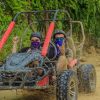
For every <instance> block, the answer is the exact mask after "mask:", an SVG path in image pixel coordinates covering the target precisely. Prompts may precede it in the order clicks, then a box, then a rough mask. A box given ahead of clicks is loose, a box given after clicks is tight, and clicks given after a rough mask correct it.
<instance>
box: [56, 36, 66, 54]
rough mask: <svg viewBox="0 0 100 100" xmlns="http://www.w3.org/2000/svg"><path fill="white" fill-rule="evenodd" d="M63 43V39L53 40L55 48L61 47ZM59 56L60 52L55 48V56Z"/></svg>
mask: <svg viewBox="0 0 100 100" xmlns="http://www.w3.org/2000/svg"><path fill="white" fill-rule="evenodd" d="M63 41H64V38H60V37H59V38H56V39H55V44H56V46H62V44H63ZM59 54H60V50H59V48H58V47H57V55H59Z"/></svg>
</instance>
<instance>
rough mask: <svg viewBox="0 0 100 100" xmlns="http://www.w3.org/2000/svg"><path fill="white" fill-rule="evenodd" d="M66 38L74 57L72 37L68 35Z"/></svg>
mask: <svg viewBox="0 0 100 100" xmlns="http://www.w3.org/2000/svg"><path fill="white" fill-rule="evenodd" d="M67 40H68V46H69V48H70V49H71V50H72V52H73V58H76V48H75V45H74V41H73V39H72V37H68V38H67Z"/></svg>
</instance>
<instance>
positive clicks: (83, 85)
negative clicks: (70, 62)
mask: <svg viewBox="0 0 100 100" xmlns="http://www.w3.org/2000/svg"><path fill="white" fill-rule="evenodd" d="M78 79H79V91H81V92H85V93H91V92H95V89H96V71H95V68H94V66H93V65H91V64H83V65H81V66H80V67H79V68H78Z"/></svg>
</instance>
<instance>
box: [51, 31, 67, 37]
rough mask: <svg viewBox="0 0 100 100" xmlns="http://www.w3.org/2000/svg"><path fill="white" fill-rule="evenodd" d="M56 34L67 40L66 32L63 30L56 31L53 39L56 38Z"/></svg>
mask: <svg viewBox="0 0 100 100" xmlns="http://www.w3.org/2000/svg"><path fill="white" fill-rule="evenodd" d="M56 34H63V35H64V37H65V38H66V34H65V32H64V31H63V30H55V32H54V35H53V39H54V38H55V35H56Z"/></svg>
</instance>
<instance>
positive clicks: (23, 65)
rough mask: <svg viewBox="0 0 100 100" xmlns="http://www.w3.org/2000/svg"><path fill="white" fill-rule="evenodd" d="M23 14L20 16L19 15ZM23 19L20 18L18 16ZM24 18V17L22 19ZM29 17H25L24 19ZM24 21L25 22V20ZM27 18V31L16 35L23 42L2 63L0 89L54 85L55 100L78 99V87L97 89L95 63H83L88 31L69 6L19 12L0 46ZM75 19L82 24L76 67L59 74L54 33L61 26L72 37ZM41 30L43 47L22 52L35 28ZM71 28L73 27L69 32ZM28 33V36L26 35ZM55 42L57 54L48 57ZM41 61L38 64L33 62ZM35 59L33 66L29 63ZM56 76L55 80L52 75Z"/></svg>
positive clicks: (39, 87)
mask: <svg viewBox="0 0 100 100" xmlns="http://www.w3.org/2000/svg"><path fill="white" fill-rule="evenodd" d="M20 16H21V17H20ZM17 18H19V19H20V21H18V20H17ZM22 18H23V20H22ZM25 18H26V19H25ZM24 21H25V22H24ZM22 22H24V24H23V26H22V27H24V26H25V25H26V23H27V25H26V28H25V29H24V32H22V33H20V34H18V33H19V30H20V29H21V28H19V30H18V33H16V34H15V35H19V36H20V44H19V48H18V52H17V53H13V54H10V55H9V56H8V57H7V58H6V60H5V62H4V63H3V64H2V66H1V67H0V89H1V90H2V89H27V90H30V89H34V90H35V89H47V88H50V87H54V89H56V100H77V96H78V90H79V91H84V92H87V93H90V92H94V91H95V88H96V72H95V68H94V66H93V65H92V64H81V63H80V55H79V54H81V53H80V52H82V51H81V50H82V49H83V45H84V41H85V35H84V29H83V25H82V22H80V21H73V20H72V19H71V17H70V14H69V13H68V12H67V11H66V10H45V11H31V12H20V13H18V14H17V15H16V16H15V17H14V19H13V21H12V22H11V23H10V24H9V27H8V29H7V31H6V32H5V33H4V35H3V36H2V39H1V40H0V49H2V47H3V46H4V44H5V43H6V41H7V39H8V37H9V36H10V33H11V31H12V29H13V28H14V26H15V23H17V24H20V25H21V23H22ZM74 23H76V24H79V25H80V27H81V40H82V41H80V43H79V44H78V46H75V43H74V42H72V44H71V45H73V46H75V47H74V49H76V51H75V52H77V50H78V51H79V52H78V56H76V60H77V62H76V63H74V65H73V67H71V68H68V69H67V70H64V71H63V72H61V73H60V74H59V75H57V71H56V63H57V61H56V60H55V57H56V54H57V53H56V52H57V50H56V47H55V45H54V43H53V42H52V39H51V37H52V33H53V31H54V29H56V28H62V29H63V30H64V31H65V32H66V36H68V37H71V38H72V35H73V33H72V31H73V30H72V29H73V27H72V25H73V24H74ZM36 30H38V31H40V32H41V34H42V36H43V43H42V46H41V50H38V51H34V52H31V53H28V52H19V51H20V50H21V49H22V48H24V47H26V46H29V35H30V33H31V32H33V31H36ZM68 30H70V31H69V32H68ZM27 37H28V38H27ZM50 45H52V46H53V47H54V50H55V54H54V56H53V57H52V58H49V57H48V56H47V55H48V49H49V47H50ZM35 61H38V64H35V63H34V62H35ZM31 62H33V65H32V67H30V66H29V64H30V63H31ZM38 69H41V70H43V71H44V74H43V75H41V76H40V75H38ZM52 76H56V80H55V82H54V80H53V79H52Z"/></svg>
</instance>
